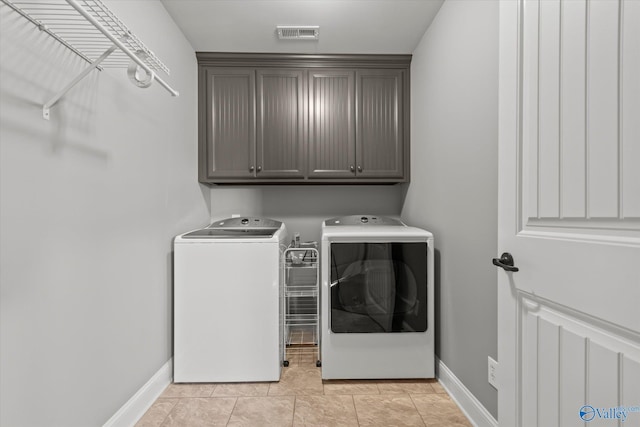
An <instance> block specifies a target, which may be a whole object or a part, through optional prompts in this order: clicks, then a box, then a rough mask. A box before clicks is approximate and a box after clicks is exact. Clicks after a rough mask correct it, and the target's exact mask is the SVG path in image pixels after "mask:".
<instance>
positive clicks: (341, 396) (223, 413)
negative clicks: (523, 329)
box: [136, 349, 471, 427]
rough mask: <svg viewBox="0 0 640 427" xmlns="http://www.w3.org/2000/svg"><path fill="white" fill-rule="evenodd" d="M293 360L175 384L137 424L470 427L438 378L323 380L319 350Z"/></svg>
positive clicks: (291, 353) (291, 355) (294, 354)
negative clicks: (262, 376) (223, 379)
mask: <svg viewBox="0 0 640 427" xmlns="http://www.w3.org/2000/svg"><path fill="white" fill-rule="evenodd" d="M288 359H289V367H287V368H283V369H282V376H281V378H280V381H279V382H277V383H275V382H274V383H234V384H170V385H169V386H168V387H167V389H166V390H165V391H164V392H163V394H162V395H161V396H160V397H159V398H158V400H156V401H155V403H154V404H153V405H152V406H151V408H149V410H148V411H147V413H146V414H145V415H144V416H143V417H142V419H140V421H138V423H137V424H136V426H137V427H151V426H154V427H157V426H162V427H165V426H182V427H200V426H257V427H267V426H268V427H271V426H339V427H349V426H385V427H387V426H427V427H431V426H438V427H471V423H470V422H469V420H467V418H466V417H465V416H464V415H463V414H462V412H461V411H460V409H459V408H458V406H457V405H456V404H455V403H454V402H453V401H452V400H451V398H450V397H449V396H448V395H447V393H446V391H445V390H444V389H443V388H442V387H441V386H440V384H439V383H438V382H437V381H436V380H364V381H361V380H360V381H355V380H353V381H352V380H339V381H338V380H332V381H323V380H322V378H321V377H320V369H321V368H316V366H315V359H316V357H315V355H314V354H313V353H310V352H304V351H300V350H298V349H289V350H288Z"/></svg>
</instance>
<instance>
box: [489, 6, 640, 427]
mask: <svg viewBox="0 0 640 427" xmlns="http://www.w3.org/2000/svg"><path fill="white" fill-rule="evenodd" d="M499 155H500V178H499V181H500V188H499V191H500V195H499V203H500V206H499V239H498V240H499V242H498V245H499V249H500V252H509V253H511V255H513V259H514V264H515V266H516V267H518V268H519V271H517V272H508V271H506V270H505V271H504V272H502V271H501V272H500V273H499V275H498V276H499V279H498V358H499V364H500V368H499V375H498V383H499V397H498V421H499V423H500V425H501V426H505V427H512V426H545V427H552V426H584V425H585V423H588V425H589V426H592V425H594V426H595V425H598V426H599V425H602V426H620V425H629V426H630V425H634V426H640V386H639V384H640V1H639V0H505V1H502V2H500V149H499Z"/></svg>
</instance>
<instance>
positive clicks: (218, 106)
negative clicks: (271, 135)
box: [199, 67, 255, 182]
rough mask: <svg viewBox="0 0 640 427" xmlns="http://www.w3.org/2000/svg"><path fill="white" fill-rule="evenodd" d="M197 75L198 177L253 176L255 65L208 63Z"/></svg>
mask: <svg viewBox="0 0 640 427" xmlns="http://www.w3.org/2000/svg"><path fill="white" fill-rule="evenodd" d="M199 78H200V87H201V88H203V87H204V88H206V89H205V90H204V91H202V90H201V91H200V95H199V96H200V98H199V102H200V108H199V114H200V116H199V120H200V124H201V125H200V135H199V141H200V156H199V157H200V165H199V170H200V181H201V182H211V181H212V180H214V179H218V178H222V179H225V178H227V179H234V178H250V177H253V176H254V175H255V173H254V171H253V165H254V164H255V132H254V122H255V113H254V90H255V89H254V87H255V71H254V69H252V68H216V67H207V68H203V69H201V71H200V76H199ZM203 104H204V105H203ZM203 123H204V126H203V125H202V124H203Z"/></svg>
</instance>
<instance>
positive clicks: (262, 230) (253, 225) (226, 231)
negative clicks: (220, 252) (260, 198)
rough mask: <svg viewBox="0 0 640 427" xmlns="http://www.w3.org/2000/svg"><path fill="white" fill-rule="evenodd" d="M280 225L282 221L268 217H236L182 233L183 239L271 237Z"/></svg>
mask: <svg viewBox="0 0 640 427" xmlns="http://www.w3.org/2000/svg"><path fill="white" fill-rule="evenodd" d="M281 227H282V222H280V221H275V220H273V219H269V218H256V217H237V218H227V219H222V220H220V221H216V222H213V223H211V225H209V226H208V227H206V228H203V229H200V230H196V231H192V232H190V233H187V234H184V235H183V236H182V237H183V238H185V239H196V238H205V239H206V238H209V239H245V238H253V237H257V238H260V237H264V238H268V237H273V235H274V234H275V233H276V232H277V231H278V230H279V229H280V228H281Z"/></svg>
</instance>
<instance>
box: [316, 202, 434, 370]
mask: <svg viewBox="0 0 640 427" xmlns="http://www.w3.org/2000/svg"><path fill="white" fill-rule="evenodd" d="M433 248H434V247H433V235H432V234H431V233H430V232H428V231H425V230H422V229H419V228H415V227H408V226H406V225H405V224H403V223H402V222H401V221H399V220H396V219H392V218H386V217H379V216H371V215H364V216H361V215H357V216H348V217H342V218H333V219H329V220H326V221H324V223H323V224H322V239H321V255H320V263H321V277H322V278H321V289H320V290H321V341H320V348H321V356H322V378H323V379H381V378H433V377H434V363H435V361H434V324H433V322H434V315H433V308H434V304H433V302H434V290H433V277H434V276H433V260H434V249H433Z"/></svg>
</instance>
